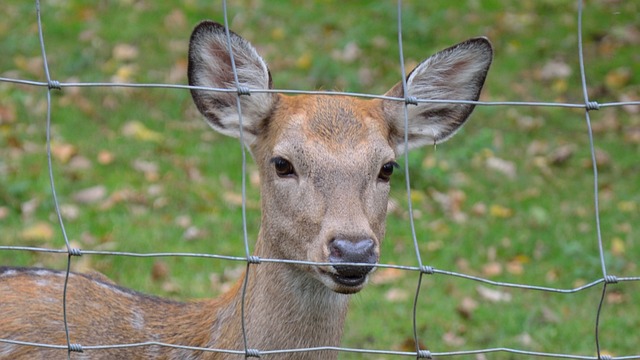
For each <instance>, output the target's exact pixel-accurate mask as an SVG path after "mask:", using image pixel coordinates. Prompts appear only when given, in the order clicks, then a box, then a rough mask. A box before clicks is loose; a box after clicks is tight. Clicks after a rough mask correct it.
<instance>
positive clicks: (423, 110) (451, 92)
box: [385, 39, 492, 154]
mask: <svg viewBox="0 0 640 360" xmlns="http://www.w3.org/2000/svg"><path fill="white" fill-rule="evenodd" d="M491 59H492V50H491V45H490V44H489V42H488V41H487V40H485V39H474V40H469V41H467V42H463V43H461V44H458V45H456V46H453V47H451V48H449V49H446V50H444V51H441V52H439V53H437V54H435V55H433V56H431V57H430V58H428V59H427V60H425V61H424V62H422V63H421V64H420V65H418V67H416V69H414V70H413V71H412V72H411V74H409V77H408V78H407V89H408V95H409V96H411V97H415V98H418V99H424V100H470V101H475V100H477V99H478V96H479V93H480V90H481V88H482V85H483V83H484V79H485V76H486V73H487V71H488V68H489V65H490V64H491ZM387 94H388V95H391V96H396V97H404V94H403V92H402V86H401V85H400V84H399V85H396V86H395V87H394V88H392V89H391V90H390V91H389V92H388V93H387ZM403 107H404V104H403V103H402V102H395V104H386V105H385V108H387V109H388V110H387V116H389V117H390V118H389V119H388V120H389V121H390V122H391V126H394V127H395V130H396V132H397V133H398V134H401V135H402V136H401V138H400V139H399V141H398V142H397V146H396V152H397V153H398V154H400V153H403V152H404V150H405V148H404V109H403ZM472 109H473V105H468V104H452V103H419V104H418V105H411V104H409V105H408V106H407V112H408V129H407V131H408V135H409V143H408V145H409V149H411V148H416V147H419V146H423V145H431V144H437V143H440V142H443V141H446V140H447V139H449V138H450V137H451V136H453V134H455V132H456V131H457V130H458V129H459V128H460V127H461V126H462V125H463V124H464V122H465V120H466V118H467V117H468V115H469V114H470V112H471V111H472Z"/></svg>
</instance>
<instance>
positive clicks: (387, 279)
mask: <svg viewBox="0 0 640 360" xmlns="http://www.w3.org/2000/svg"><path fill="white" fill-rule="evenodd" d="M405 274H406V272H405V271H402V270H400V269H395V268H381V269H378V270H376V272H374V273H373V275H372V276H371V283H372V284H376V285H381V284H391V283H395V282H397V281H398V280H399V279H400V278H402V277H403V276H404V275H405Z"/></svg>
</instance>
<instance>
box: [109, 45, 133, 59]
mask: <svg viewBox="0 0 640 360" xmlns="http://www.w3.org/2000/svg"><path fill="white" fill-rule="evenodd" d="M138 53H139V51H138V48H137V47H136V46H134V45H131V44H116V46H114V47H113V50H112V56H113V58H114V59H115V60H118V61H132V60H135V59H136V58H137V57H138Z"/></svg>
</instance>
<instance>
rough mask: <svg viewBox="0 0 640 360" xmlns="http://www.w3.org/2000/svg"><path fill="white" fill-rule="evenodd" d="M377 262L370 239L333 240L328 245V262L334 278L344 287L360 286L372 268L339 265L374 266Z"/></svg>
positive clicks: (374, 247)
mask: <svg viewBox="0 0 640 360" xmlns="http://www.w3.org/2000/svg"><path fill="white" fill-rule="evenodd" d="M377 261H378V256H377V254H376V244H375V242H374V241H373V240H371V239H364V240H358V241H351V240H345V239H334V240H333V241H331V243H330V244H329V262H331V263H332V264H333V268H334V269H335V270H336V272H337V274H336V275H335V276H334V278H335V279H336V281H338V282H340V283H342V284H344V285H351V286H356V285H361V284H362V283H363V282H364V281H365V280H366V276H367V274H369V272H371V270H372V269H373V266H355V265H340V264H341V263H365V264H375V263H377Z"/></svg>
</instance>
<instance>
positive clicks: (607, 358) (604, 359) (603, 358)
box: [598, 355, 613, 360]
mask: <svg viewBox="0 0 640 360" xmlns="http://www.w3.org/2000/svg"><path fill="white" fill-rule="evenodd" d="M611 359H613V357H611V355H599V356H598V360H611Z"/></svg>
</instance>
